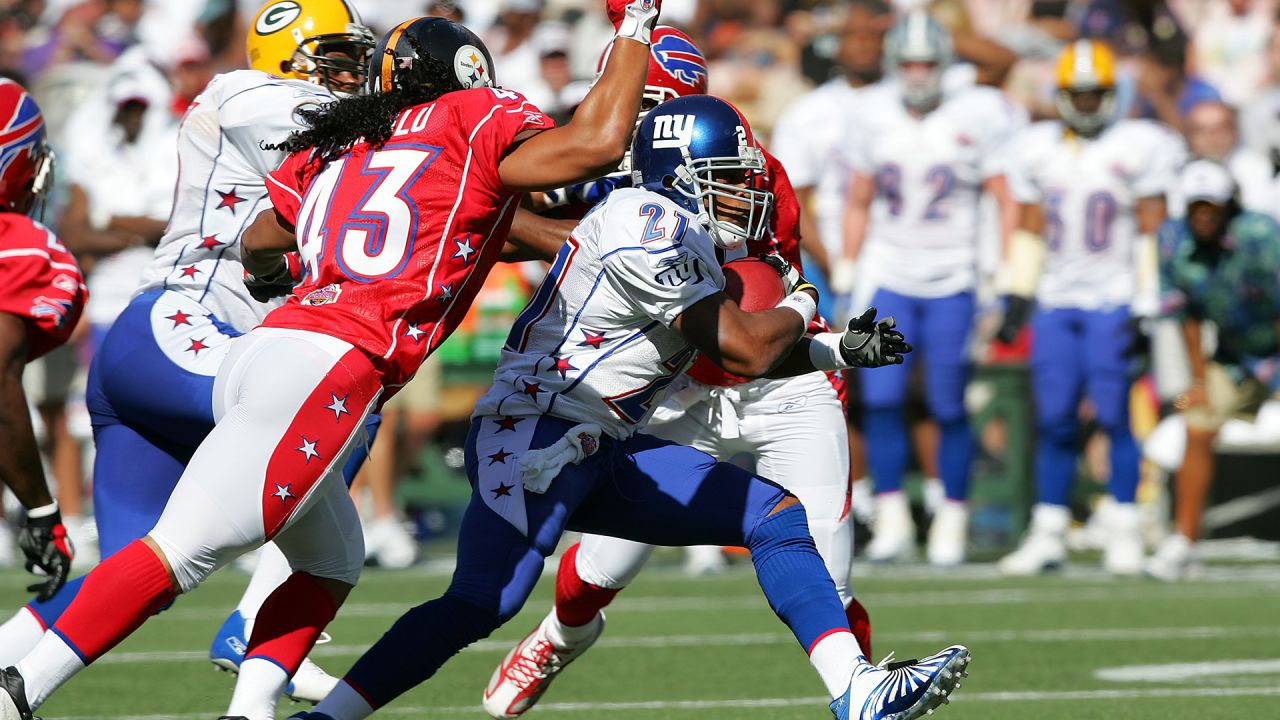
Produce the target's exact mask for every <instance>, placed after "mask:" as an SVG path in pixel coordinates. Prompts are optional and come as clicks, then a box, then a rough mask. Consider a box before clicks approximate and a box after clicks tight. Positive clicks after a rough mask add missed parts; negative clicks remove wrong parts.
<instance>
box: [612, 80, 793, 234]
mask: <svg viewBox="0 0 1280 720" xmlns="http://www.w3.org/2000/svg"><path fill="white" fill-rule="evenodd" d="M631 163H632V164H631V178H632V182H633V184H634V185H635V186H636V187H642V188H645V189H646V190H651V191H653V192H656V193H658V194H659V195H663V196H665V197H667V198H669V199H671V200H672V201H674V202H675V203H676V204H677V205H679V206H681V207H683V208H684V209H686V210H688V211H689V212H691V213H693V214H694V216H696V217H697V218H698V221H699V222H700V223H702V225H703V227H705V228H706V229H707V230H708V231H709V232H710V233H711V238H712V240H714V241H715V243H716V245H718V246H720V247H722V248H724V249H726V250H729V249H733V248H736V247H738V246H739V245H741V244H742V243H744V242H746V241H747V240H756V239H759V238H762V237H763V236H764V231H765V227H766V225H767V223H768V221H769V211H770V210H771V209H772V207H773V193H771V192H769V191H768V189H767V175H766V168H765V159H764V152H763V151H762V150H761V149H760V146H759V145H758V144H757V143H756V139H755V135H753V134H752V132H751V126H750V125H749V124H748V123H747V121H746V119H745V118H743V117H742V114H741V113H739V112H738V110H737V108H735V107H733V106H732V105H730V104H729V103H727V102H725V101H724V100H721V99H719V98H716V97H712V96H710V95H690V96H687V97H682V98H676V99H675V100H668V101H667V102H664V103H662V104H661V105H659V106H658V107H656V108H654V109H653V110H652V111H650V112H649V114H648V115H647V116H646V117H645V119H644V121H643V122H641V123H640V127H639V129H638V130H637V131H636V136H635V139H634V140H632V143H631Z"/></svg>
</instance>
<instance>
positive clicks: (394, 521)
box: [364, 517, 418, 570]
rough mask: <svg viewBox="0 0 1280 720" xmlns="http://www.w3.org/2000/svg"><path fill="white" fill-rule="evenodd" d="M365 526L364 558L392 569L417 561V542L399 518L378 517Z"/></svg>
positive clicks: (410, 564) (411, 564)
mask: <svg viewBox="0 0 1280 720" xmlns="http://www.w3.org/2000/svg"><path fill="white" fill-rule="evenodd" d="M365 527H366V529H365V537H364V548H365V551H364V552H365V560H373V561H375V562H377V563H378V567H383V568H390V569H393V570H400V569H403V568H407V567H412V566H413V564H414V563H415V562H417V561H418V543H417V542H416V541H415V540H414V539H413V535H411V534H409V531H408V530H407V529H406V528H405V524H404V523H403V522H400V519H399V518H396V517H384V518H378V519H377V520H374V521H373V522H371V523H368V524H367V525H366V526H365Z"/></svg>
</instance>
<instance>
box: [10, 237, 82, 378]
mask: <svg viewBox="0 0 1280 720" xmlns="http://www.w3.org/2000/svg"><path fill="white" fill-rule="evenodd" d="M0 288H3V291H0V313H8V314H10V315H17V316H18V317H20V318H22V319H23V320H24V321H25V322H26V325H27V360H28V361H31V360H35V359H36V358H38V357H40V356H41V355H44V354H45V353H47V352H49V351H50V350H52V349H54V348H56V347H58V346H59V345H61V344H62V343H64V342H66V341H67V338H68V337H70V336H71V331H72V330H74V329H75V327H76V322H78V321H79V320H80V312H81V311H82V310H83V309H84V303H85V301H86V300H87V299H88V297H89V293H88V291H87V290H85V286H84V278H83V277H82V276H81V275H80V266H79V265H77V264H76V260H75V258H73V257H71V253H69V252H67V249H66V248H65V247H63V246H62V243H61V242H59V241H58V238H57V237H55V236H54V234H53V232H51V231H50V230H49V228H47V227H45V226H44V225H41V224H40V223H38V222H36V221H35V220H32V219H31V218H28V217H27V216H25V215H17V214H15V213H0Z"/></svg>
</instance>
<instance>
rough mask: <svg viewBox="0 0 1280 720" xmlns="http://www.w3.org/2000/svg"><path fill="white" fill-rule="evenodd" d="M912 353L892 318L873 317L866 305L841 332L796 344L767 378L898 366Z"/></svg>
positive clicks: (874, 315) (874, 313) (816, 336)
mask: <svg viewBox="0 0 1280 720" xmlns="http://www.w3.org/2000/svg"><path fill="white" fill-rule="evenodd" d="M909 352H911V343H908V342H907V339H906V338H905V337H903V335H902V333H901V332H900V331H899V330H898V329H897V323H896V322H895V321H894V319H893V318H892V317H887V318H881V319H880V320H877V319H876V309H875V308H869V309H868V310H867V311H866V312H864V313H862V315H860V316H859V317H856V318H854V319H852V320H850V321H849V326H848V327H847V328H845V331H844V332H825V333H818V334H816V335H813V336H812V337H807V338H804V339H803V340H801V341H800V342H798V343H796V346H795V347H794V348H793V349H792V351H791V354H789V355H788V356H787V357H786V359H784V360H783V361H782V362H781V363H779V364H778V365H777V367H775V368H773V369H772V370H770V371H769V374H768V377H771V378H786V377H794V376H796V375H808V374H809V373H811V372H817V371H819V370H824V371H825V370H845V369H848V368H878V367H884V366H885V365H901V364H902V362H903V360H904V359H905V358H904V356H905V355H906V354H907V353H909Z"/></svg>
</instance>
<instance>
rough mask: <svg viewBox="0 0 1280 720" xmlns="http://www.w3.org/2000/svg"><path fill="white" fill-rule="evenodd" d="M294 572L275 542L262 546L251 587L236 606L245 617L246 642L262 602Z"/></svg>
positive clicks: (250, 580) (246, 589)
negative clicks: (249, 627) (250, 626)
mask: <svg viewBox="0 0 1280 720" xmlns="http://www.w3.org/2000/svg"><path fill="white" fill-rule="evenodd" d="M292 574H293V569H292V568H290V567H289V560H288V558H286V557H285V556H284V553H283V552H281V551H280V548H278V547H276V544H275V543H267V544H266V545H263V546H262V553H261V554H260V555H259V556H258V567H257V569H256V570H254V571H253V575H252V576H251V577H250V578H249V587H247V588H245V589H244V595H241V596H240V604H239V605H237V606H236V610H239V611H240V614H241V615H243V616H244V619H245V623H246V628H245V638H244V640H245V642H249V632H250V631H249V629H248V626H249V625H251V624H252V620H253V619H254V618H256V617H258V610H259V609H261V608H262V603H264V602H266V601H267V597H268V596H269V595H271V593H272V592H273V591H275V589H276V588H278V587H280V584H281V583H283V582H284V581H285V580H288V579H289V576H290V575H292Z"/></svg>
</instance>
